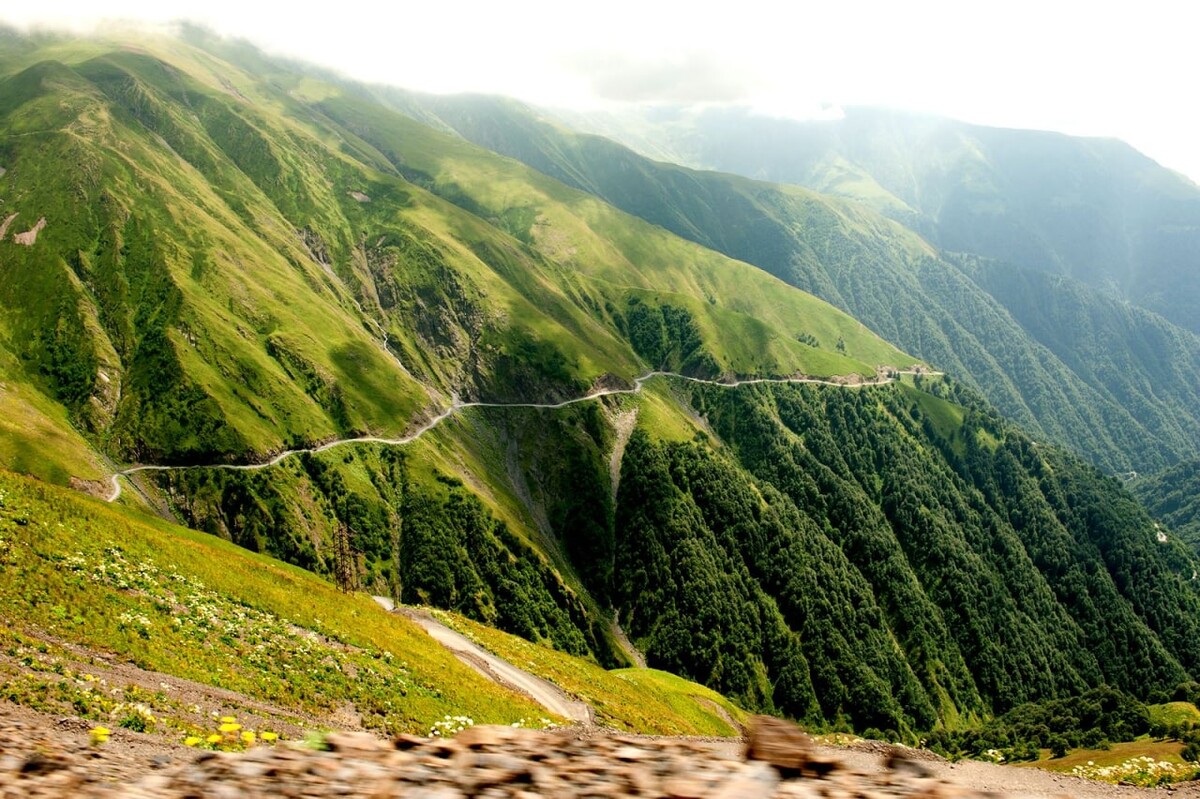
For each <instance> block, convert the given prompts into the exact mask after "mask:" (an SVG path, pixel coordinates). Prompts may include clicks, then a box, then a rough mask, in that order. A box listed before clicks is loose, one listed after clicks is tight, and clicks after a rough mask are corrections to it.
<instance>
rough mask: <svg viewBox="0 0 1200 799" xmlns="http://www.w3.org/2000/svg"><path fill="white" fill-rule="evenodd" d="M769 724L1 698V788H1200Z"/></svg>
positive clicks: (564, 792)
mask: <svg viewBox="0 0 1200 799" xmlns="http://www.w3.org/2000/svg"><path fill="white" fill-rule="evenodd" d="M766 723H767V724H768V725H769V726H770V727H771V728H773V729H774V732H773V733H772V735H774V737H773V738H764V737H763V736H762V735H759V743H757V744H756V743H753V738H754V736H755V735H756V734H758V733H756V732H753V731H752V747H751V748H752V751H753V752H754V759H747V758H746V756H745V753H746V745H745V744H742V743H731V742H728V741H720V740H714V739H679V738H650V737H635V736H617V735H608V734H604V733H602V732H597V731H587V732H584V731H581V730H577V729H572V730H562V731H557V732H553V733H544V732H537V731H529V730H517V729H512V728H508V727H475V728H471V729H469V730H467V731H465V732H463V733H460V734H459V735H458V736H456V737H455V738H453V739H449V740H442V739H438V738H433V739H425V738H417V737H412V736H401V737H399V738H397V739H395V740H393V741H386V740H383V739H380V738H376V737H374V736H372V735H369V734H367V733H362V732H345V733H332V734H330V736H329V737H328V743H329V745H330V749H331V751H312V750H307V749H295V748H291V747H285V746H277V747H258V748H255V749H252V750H250V751H249V752H246V753H241V754H238V753H214V752H198V751H196V750H193V749H189V748H187V747H183V746H179V745H173V744H170V743H167V742H164V741H163V740H162V739H161V738H156V737H153V736H149V735H141V734H137V733H132V732H129V731H126V730H115V731H114V733H113V736H112V739H111V740H110V741H108V742H107V743H106V744H104V745H102V746H99V747H94V746H91V745H90V743H89V740H88V729H89V727H90V726H91V725H90V724H89V723H87V722H84V721H82V720H79V719H67V718H56V717H53V716H47V715H45V714H41V713H37V712H34V711H31V710H28V709H26V708H21V707H17V706H14V705H11V704H8V703H5V702H0V798H2V799H10V797H11V798H12V799H16V797H22V798H23V797H30V798H31V799H35V798H36V797H66V796H70V797H81V798H84V799H86V798H88V797H106V798H108V799H112V798H113V797H123V798H124V797H128V798H129V799H138V797H144V798H145V799H151V798H154V799H160V798H161V799H167V798H168V797H170V798H171V799H182V798H183V797H196V798H197V799H199V798H200V797H214V798H215V799H224V798H225V797H230V799H232V798H233V797H244V796H297V797H299V796H311V797H321V796H364V797H380V798H382V797H416V798H417V799H466V797H480V799H493V798H494V799H501V798H502V797H512V798H513V799H529V798H530V797H535V796H553V797H556V799H570V798H571V797H585V796H586V797H622V796H629V797H664V798H665V797H675V798H676V799H688V798H689V797H691V798H692V799H703V798H705V797H716V798H717V799H743V798H744V799H754V798H755V797H779V798H780V799H783V798H784V797H794V798H797V799H806V798H815V797H826V798H827V799H837V798H838V797H842V798H843V799H852V798H857V799H884V798H885V797H925V799H933V798H934V797H939V798H940V799H950V798H951V797H963V798H964V799H965V798H967V797H970V798H972V799H974V798H976V797H1029V798H1031V799H1032V798H1034V797H1037V798H1039V799H1040V798H1041V797H1071V798H1072V799H1075V798H1078V799H1093V797H1094V798H1096V799H1100V798H1105V799H1107V797H1142V798H1143V799H1145V797H1150V796H1161V797H1167V796H1179V797H1200V789H1198V787H1197V786H1193V785H1188V786H1181V787H1178V788H1170V789H1138V788H1131V787H1122V786H1114V785H1107V784H1103V783H1095V782H1087V781H1083V780H1078V779H1075V778H1072V777H1067V776H1064V775H1059V774H1053V773H1051V772H1045V771H1038V770H1036V769H1019V768H1012V767H1005V766H995V765H991V764H986V763H975V762H964V763H957V764H950V763H948V762H946V761H944V760H942V759H940V758H937V757H936V756H933V755H931V754H929V753H926V752H914V751H913V750H905V749H897V748H894V747H889V746H886V745H884V744H875V743H865V744H860V745H857V746H854V747H849V748H831V747H814V746H812V745H811V744H810V743H808V742H807V739H806V737H804V736H803V734H802V733H800V732H799V730H798V729H797V728H794V727H791V725H787V724H785V723H783V722H778V721H770V722H766ZM755 729H758V728H757V727H756V728H755ZM763 741H766V742H765V743H763Z"/></svg>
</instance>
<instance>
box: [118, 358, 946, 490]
mask: <svg viewBox="0 0 1200 799" xmlns="http://www.w3.org/2000/svg"><path fill="white" fill-rule="evenodd" d="M891 371H893V372H895V373H896V374H901V375H906V374H907V375H911V374H920V375H925V376H930V377H936V376H939V375H941V374H942V373H941V372H932V371H929V370H927V369H911V370H891ZM656 377H664V378H675V379H677V380H685V381H687V382H691V383H702V384H704V385H709V386H717V387H719V388H737V387H739V386H753V385H760V384H766V383H780V384H784V383H793V384H795V383H810V384H813V385H818V386H834V387H837V388H862V387H865V386H883V385H887V384H888V383H893V382H895V378H892V377H880V376H878V375H877V376H876V377H873V378H869V379H868V378H862V377H858V378H857V380H851V379H850V378H845V379H842V380H839V379H838V378H832V379H829V378H820V377H750V378H746V379H742V380H706V379H704V378H702V377H690V376H688V375H682V374H679V373H678V372H660V371H654V372H647V373H646V374H644V375H642V376H641V377H638V378H635V379H634V381H633V387H632V388H602V389H598V390H596V391H592V392H590V393H588V394H584V395H583V396H581V397H575V398H574V399H569V400H563V401H562V402H460V401H459V400H458V397H455V398H454V401H453V402H452V403H451V404H450V406H449V407H448V408H446V409H445V410H444V411H442V412H441V413H439V414H438V415H437V416H435V417H433V418H432V419H430V420H429V421H428V422H426V423H425V424H423V425H421V426H420V427H418V428H417V429H416V430H414V431H413V432H411V433H409V434H408V435H406V436H402V437H400V438H383V437H380V436H354V437H351V438H339V439H336V440H334V441H329V442H326V443H324V444H320V445H317V446H313V447H300V448H297V449H288V450H284V451H283V452H280V453H279V454H278V455H276V456H275V457H273V458H271V459H270V460H268V461H263V462H262V463H246V464H233V463H211V464H187V465H174V466H156V465H153V464H141V465H138V466H131V467H129V468H128V469H122V470H121V471H119V472H116V473H114V474H113V475H112V477H110V478H109V481H110V483H111V485H112V493H110V494H109V496H108V497H107V500H108V501H109V502H116V501H117V500H118V499H120V498H121V480H120V478H122V477H128V476H130V475H133V474H138V473H139V472H174V471H183V470H185V469H229V470H233V471H247V472H252V471H258V470H259V469H269V468H271V467H272V466H276V465H278V464H279V463H280V462H282V461H284V460H286V459H288V458H290V457H292V456H294V455H300V454H302V453H306V452H307V453H312V454H315V453H318V452H325V451H326V450H330V449H334V448H335V447H343V446H346V445H349V444H388V445H391V446H403V445H404V444H411V443H412V442H414V441H416V440H417V439H418V438H420V437H421V436H423V435H425V434H426V433H428V432H429V431H430V430H432V429H433V428H435V427H437V426H438V425H439V424H441V423H442V422H444V421H446V419H448V418H450V417H451V416H453V415H454V414H456V413H458V412H459V411H462V410H466V409H467V408H539V409H543V410H555V409H558V408H566V407H567V406H569V405H575V404H577V403H580V402H590V401H591V400H595V399H600V398H601V397H612V396H616V395H619V394H638V393H641V391H642V387H643V386H644V385H645V384H646V382H648V381H650V380H653V379H654V378H656Z"/></svg>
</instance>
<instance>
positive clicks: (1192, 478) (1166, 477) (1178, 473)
mask: <svg viewBox="0 0 1200 799" xmlns="http://www.w3.org/2000/svg"><path fill="white" fill-rule="evenodd" d="M1131 488H1132V490H1133V493H1134V494H1135V495H1136V496H1137V498H1138V499H1139V500H1141V501H1142V504H1144V505H1145V506H1146V508H1147V509H1148V510H1149V511H1150V512H1151V513H1152V514H1154V515H1155V516H1156V517H1157V518H1159V519H1162V521H1163V523H1164V524H1166V525H1167V527H1168V529H1169V530H1170V531H1171V532H1172V533H1173V534H1177V535H1179V536H1180V537H1181V538H1182V539H1183V540H1184V541H1186V542H1187V543H1188V544H1189V545H1190V546H1191V547H1192V548H1193V549H1196V550H1197V551H1200V461H1188V462H1186V463H1181V464H1179V465H1178V466H1174V467H1172V468H1170V469H1167V470H1165V471H1163V472H1160V473H1158V474H1153V475H1149V476H1146V477H1142V478H1141V479H1138V480H1135V481H1134V482H1133V483H1132V485H1131Z"/></svg>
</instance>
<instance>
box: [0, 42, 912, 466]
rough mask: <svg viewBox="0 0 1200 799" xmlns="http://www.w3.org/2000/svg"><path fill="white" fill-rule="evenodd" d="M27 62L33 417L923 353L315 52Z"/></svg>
mask: <svg viewBox="0 0 1200 799" xmlns="http://www.w3.org/2000/svg"><path fill="white" fill-rule="evenodd" d="M241 55H245V54H244V53H241ZM3 63H4V65H5V67H4V69H5V72H4V73H3V74H2V75H0V125H2V131H0V132H3V133H4V139H3V142H4V143H3V144H2V145H0V166H3V167H4V168H5V170H6V171H5V173H4V175H3V177H2V178H0V196H2V197H3V199H4V200H5V209H6V214H16V217H15V218H14V222H13V226H12V232H10V233H9V234H8V235H7V236H6V237H4V239H3V240H0V259H2V263H3V266H4V268H5V270H6V273H7V274H9V275H10V279H9V280H6V281H5V282H4V285H3V286H2V287H0V303H2V304H3V307H4V308H5V311H6V312H5V314H4V319H3V323H2V324H0V349H3V350H4V351H5V353H6V355H5V356H4V357H3V358H0V369H2V370H3V376H4V379H5V381H6V383H11V384H13V385H14V386H17V387H18V388H17V389H16V390H15V391H13V392H11V393H7V394H6V395H5V398H4V402H5V403H6V405H11V406H12V407H13V408H14V410H15V411H16V414H15V415H17V416H18V417H30V418H31V419H33V420H34V421H33V422H31V424H37V423H38V422H37V421H36V420H38V419H42V418H43V417H44V416H45V414H46V413H48V412H50V411H49V410H48V409H49V408H50V407H52V406H53V405H54V404H57V405H59V406H61V407H62V408H65V409H66V411H67V414H68V418H69V419H70V421H71V423H72V425H73V426H74V427H75V428H76V429H78V430H79V431H80V432H82V433H83V435H84V437H85V438H86V439H87V440H88V441H89V442H90V443H91V444H92V445H93V446H96V447H99V448H100V449H101V450H103V451H104V452H106V453H108V454H110V455H112V456H113V457H115V458H117V459H119V460H138V461H150V462H176V463H177V462H197V461H199V462H204V461H207V462H213V461H222V460H237V459H247V458H254V457H261V456H262V455H263V454H264V453H267V452H270V451H272V450H277V449H281V448H283V447H285V446H289V445H293V444H295V443H297V442H304V441H320V440H323V439H329V438H334V437H337V436H344V435H347V434H351V433H362V432H372V433H385V434H386V433H390V434H398V433H400V432H402V431H404V430H406V429H408V428H409V427H411V426H412V425H413V424H414V422H416V421H419V420H420V419H421V418H422V417H424V416H427V415H429V414H431V413H432V412H433V410H434V409H436V408H440V406H442V405H444V404H446V403H447V402H448V399H449V396H450V395H451V394H455V393H456V394H459V395H461V396H463V397H466V398H486V399H492V400H518V399H524V400H529V399H536V400H544V399H550V398H566V397H568V396H572V395H576V394H579V393H582V392H583V391H585V390H586V389H587V388H588V387H589V386H590V385H592V384H593V383H594V382H595V381H597V380H598V379H600V378H605V379H609V377H615V378H616V379H623V380H629V379H630V378H632V377H633V376H634V375H636V374H638V373H640V372H642V371H645V370H646V369H648V368H653V367H670V368H679V369H687V370H689V371H693V372H696V373H704V374H713V375H715V374H723V373H728V374H750V373H773V374H788V373H793V372H806V373H813V374H843V373H849V372H863V373H869V372H873V370H874V369H875V367H876V366H877V365H879V364H881V363H888V364H897V363H906V362H909V361H911V360H912V359H910V358H907V357H906V356H904V355H903V354H902V353H900V352H899V351H897V350H896V349H895V348H893V347H891V346H889V345H887V344H885V343H884V342H883V341H882V340H880V339H879V338H878V337H876V336H874V335H873V334H871V333H869V332H868V331H866V330H864V329H863V328H862V327H861V326H860V325H859V324H858V323H857V322H855V321H854V320H853V319H851V318H850V317H848V316H845V315H844V314H841V313H839V312H836V311H834V310H833V309H832V308H830V307H829V306H827V305H825V304H823V303H821V302H820V301H818V300H815V299H814V298H812V297H810V296H807V295H804V294H803V293H801V292H797V291H793V290H790V289H788V288H786V287H784V286H783V285H782V284H781V283H779V281H777V280H774V279H771V278H769V277H767V276H765V275H762V274H760V273H759V272H757V271H756V270H753V269H751V268H749V267H747V266H746V265H743V264H737V263H734V262H731V261H729V260H728V259H726V258H723V257H721V256H719V255H717V254H715V253H712V252H710V251H707V250H704V249H702V248H700V247H696V246H694V245H692V244H689V243H686V242H683V241H681V240H679V239H677V238H674V237H672V236H670V235H668V234H666V233H665V232H664V231H661V230H658V229H655V228H652V227H650V226H648V225H646V224H645V223H643V222H641V221H639V220H636V219H633V218H631V217H628V216H625V215H623V214H621V213H619V212H616V211H614V210H613V209H611V208H610V207H608V206H606V205H604V204H602V203H599V202H596V201H595V200H594V199H591V198H589V197H587V196H586V195H583V194H579V193H577V192H572V191H570V190H568V189H566V188H564V187H563V186H561V185H560V184H557V183H554V182H553V181H548V180H546V179H545V178H543V177H542V176H540V175H538V174H537V173H535V172H533V171H532V170H529V169H527V168H524V167H521V166H519V165H517V164H515V163H513V162H511V161H507V160H504V159H501V158H498V157H496V156H494V155H492V154H491V153H488V152H486V151H484V150H481V149H478V148H475V147H471V146H469V145H466V144H465V143H463V142H462V141H461V139H458V138H455V137H452V136H449V135H446V134H441V133H437V132H435V131H433V130H431V129H428V128H424V127H422V126H420V125H417V124H415V123H412V122H411V121H410V120H408V119H407V118H404V117H402V116H400V115H398V114H396V113H394V112H391V111H388V110H387V109H385V108H383V107H381V106H378V105H372V104H369V103H364V102H360V101H358V100H355V99H354V98H349V97H345V96H343V92H342V90H341V89H339V88H338V87H337V86H334V85H331V84H324V83H322V82H321V81H319V80H316V79H314V78H312V77H310V76H308V75H307V74H305V73H304V72H303V71H299V70H296V71H292V72H290V73H289V72H287V70H286V68H285V67H283V66H280V65H278V64H277V65H275V67H274V69H275V70H276V71H277V72H278V71H282V72H283V73H284V75H283V76H282V77H280V76H277V77H278V79H277V80H272V81H271V82H269V83H268V82H264V81H263V80H262V78H261V75H258V74H256V73H254V72H251V71H248V69H243V68H241V67H239V66H236V65H234V64H233V63H230V62H227V61H223V60H220V59H219V58H216V57H214V56H213V55H212V54H210V53H209V52H206V51H205V50H203V49H199V48H195V47H190V46H187V45H185V44H182V43H181V42H179V41H176V40H168V39H145V40H139V41H137V42H136V43H131V42H128V41H126V42H122V41H119V40H117V41H112V42H100V41H85V42H76V41H73V40H66V39H61V40H60V39H53V38H51V39H48V40H45V41H35V40H29V41H26V42H25V45H24V46H23V47H17V48H14V49H13V50H11V51H7V52H6V58H5V59H4V61H3ZM439 195H440V196H439ZM43 217H44V218H46V219H47V223H46V226H45V228H44V229H42V230H40V231H39V233H38V235H37V237H36V239H35V240H34V241H33V243H32V245H31V246H26V245H24V244H21V243H18V242H17V240H16V238H15V234H16V233H17V232H18V231H20V232H24V231H26V230H30V229H32V227H31V226H33V224H34V222H35V221H36V220H38V219H41V218H43ZM726 331H732V332H734V333H736V334H737V335H727V334H726ZM812 341H823V342H824V347H823V348H819V347H814V346H812V345H811V344H809V343H804V342H812ZM837 341H841V342H842V343H843V346H842V348H840V349H835V347H834V345H835V343H836V342H837ZM606 376H608V377H606ZM55 413H60V412H55ZM4 435H5V436H9V435H11V434H9V433H7V432H6V433H5V434H4ZM49 443H51V445H52V446H51V447H50V448H49V449H48V450H45V451H44V452H43V454H42V455H41V456H40V460H39V461H38V462H33V463H32V465H31V466H30V468H31V469H35V470H36V473H38V474H41V475H43V476H46V477H51V478H56V479H59V480H62V478H63V475H64V474H70V473H75V472H73V471H72V470H76V471H79V472H86V471H87V470H86V469H84V468H81V467H80V463H81V461H86V460H87V454H86V451H85V449H84V448H83V447H81V446H80V444H81V441H80V439H79V438H78V437H77V436H74V435H73V434H71V433H69V432H67V431H64V432H63V434H62V437H60V439H58V440H53V441H50V442H49ZM9 446H10V448H11V447H12V446H13V445H11V444H10V445H9ZM14 463H15V461H14ZM81 476H82V475H81ZM88 476H92V475H90V474H89V475H88Z"/></svg>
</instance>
